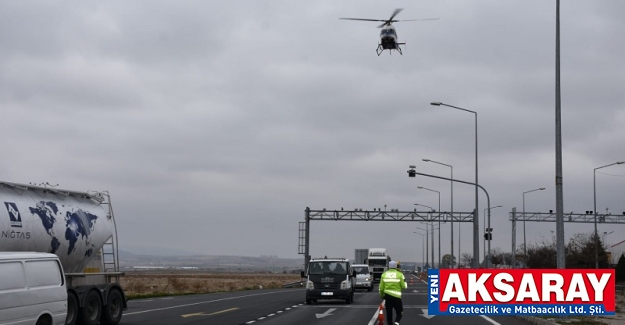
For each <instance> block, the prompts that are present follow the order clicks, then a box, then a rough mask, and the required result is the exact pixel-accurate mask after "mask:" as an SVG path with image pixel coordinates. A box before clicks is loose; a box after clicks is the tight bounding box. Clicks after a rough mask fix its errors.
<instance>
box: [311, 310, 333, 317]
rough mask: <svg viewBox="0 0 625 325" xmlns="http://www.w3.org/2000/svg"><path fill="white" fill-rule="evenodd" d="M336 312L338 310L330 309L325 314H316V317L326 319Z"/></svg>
mask: <svg viewBox="0 0 625 325" xmlns="http://www.w3.org/2000/svg"><path fill="white" fill-rule="evenodd" d="M335 310H336V308H330V309H328V310H326V312H325V313H323V314H315V316H317V318H324V317H328V316H332V313H333V312H334V311H335Z"/></svg>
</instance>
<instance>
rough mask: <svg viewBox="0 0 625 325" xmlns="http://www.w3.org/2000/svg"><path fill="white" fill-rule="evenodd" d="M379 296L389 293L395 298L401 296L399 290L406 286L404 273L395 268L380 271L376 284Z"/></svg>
mask: <svg viewBox="0 0 625 325" xmlns="http://www.w3.org/2000/svg"><path fill="white" fill-rule="evenodd" d="M378 288H379V291H380V296H381V297H384V295H385V294H386V295H391V296H393V297H395V298H401V290H402V289H406V288H408V285H407V284H406V278H405V277H404V274H403V273H401V272H399V271H397V270H396V269H389V270H388V271H386V272H384V273H382V277H381V278H380V285H379V286H378Z"/></svg>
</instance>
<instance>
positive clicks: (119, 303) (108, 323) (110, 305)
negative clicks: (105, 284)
mask: <svg viewBox="0 0 625 325" xmlns="http://www.w3.org/2000/svg"><path fill="white" fill-rule="evenodd" d="M123 309H124V302H123V298H122V293H121V292H119V290H117V289H111V290H110V291H109V293H108V295H107V296H106V306H104V309H103V310H102V318H101V319H100V323H102V324H103V325H117V324H119V321H121V320H122V310H123Z"/></svg>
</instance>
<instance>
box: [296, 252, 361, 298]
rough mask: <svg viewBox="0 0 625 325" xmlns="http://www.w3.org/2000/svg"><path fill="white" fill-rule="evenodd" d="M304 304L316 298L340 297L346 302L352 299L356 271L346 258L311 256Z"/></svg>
mask: <svg viewBox="0 0 625 325" xmlns="http://www.w3.org/2000/svg"><path fill="white" fill-rule="evenodd" d="M301 275H302V278H306V304H308V305H310V304H311V303H313V302H317V299H341V300H344V301H345V303H346V304H351V303H352V302H353V301H354V291H355V290H356V271H354V270H353V269H352V266H351V263H350V262H349V260H348V259H346V258H328V257H323V258H313V259H311V260H310V261H309V262H308V269H307V270H306V272H304V271H302V272H301Z"/></svg>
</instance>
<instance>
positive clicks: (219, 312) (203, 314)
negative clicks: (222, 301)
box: [180, 308, 239, 318]
mask: <svg viewBox="0 0 625 325" xmlns="http://www.w3.org/2000/svg"><path fill="white" fill-rule="evenodd" d="M237 309H239V308H230V309H225V310H221V311H216V312H214V313H210V314H205V313H204V312H199V313H193V314H184V315H180V316H182V317H184V318H187V317H192V316H212V315H217V314H223V313H227V312H229V311H233V310H237Z"/></svg>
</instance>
